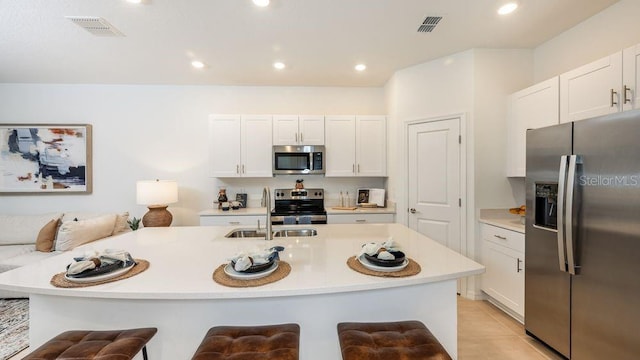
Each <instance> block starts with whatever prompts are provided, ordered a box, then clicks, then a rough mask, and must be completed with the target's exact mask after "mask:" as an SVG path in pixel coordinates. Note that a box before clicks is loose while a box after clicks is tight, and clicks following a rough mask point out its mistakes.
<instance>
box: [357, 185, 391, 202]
mask: <svg viewBox="0 0 640 360" xmlns="http://www.w3.org/2000/svg"><path fill="white" fill-rule="evenodd" d="M384 198H385V190H384V189H374V188H371V189H358V200H357V205H358V206H360V207H384Z"/></svg>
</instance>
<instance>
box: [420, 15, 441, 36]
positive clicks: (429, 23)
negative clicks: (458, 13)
mask: <svg viewBox="0 0 640 360" xmlns="http://www.w3.org/2000/svg"><path fill="white" fill-rule="evenodd" d="M440 20H442V16H427V17H426V18H425V19H424V21H423V22H422V25H420V27H419V28H418V32H432V31H433V29H435V28H436V25H438V23H439V22H440Z"/></svg>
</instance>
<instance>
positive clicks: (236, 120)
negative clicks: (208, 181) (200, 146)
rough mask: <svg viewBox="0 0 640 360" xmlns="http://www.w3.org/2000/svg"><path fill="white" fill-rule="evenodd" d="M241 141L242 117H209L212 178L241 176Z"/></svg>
mask: <svg viewBox="0 0 640 360" xmlns="http://www.w3.org/2000/svg"><path fill="white" fill-rule="evenodd" d="M240 139H241V138H240V115H210V116H209V155H210V156H209V158H210V160H209V161H210V163H211V175H212V176H214V177H237V176H240V164H241V162H242V161H241V159H240Z"/></svg>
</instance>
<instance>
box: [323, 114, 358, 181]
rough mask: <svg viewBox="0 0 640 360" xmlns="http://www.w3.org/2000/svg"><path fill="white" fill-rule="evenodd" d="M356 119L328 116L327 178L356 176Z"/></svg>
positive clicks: (326, 138) (326, 129)
mask: <svg viewBox="0 0 640 360" xmlns="http://www.w3.org/2000/svg"><path fill="white" fill-rule="evenodd" d="M355 142H356V117H355V116H327V118H326V120H325V156H326V157H327V160H326V164H327V170H326V173H325V176H355V163H356V146H355Z"/></svg>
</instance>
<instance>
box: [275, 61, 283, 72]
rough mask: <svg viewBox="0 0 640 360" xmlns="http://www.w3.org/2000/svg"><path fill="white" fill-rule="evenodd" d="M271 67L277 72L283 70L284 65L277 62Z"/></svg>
mask: <svg viewBox="0 0 640 360" xmlns="http://www.w3.org/2000/svg"><path fill="white" fill-rule="evenodd" d="M273 67H274V68H276V69H278V70H282V69H284V68H285V67H286V65H285V64H284V63H282V62H279V61H278V62H275V63H273Z"/></svg>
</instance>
